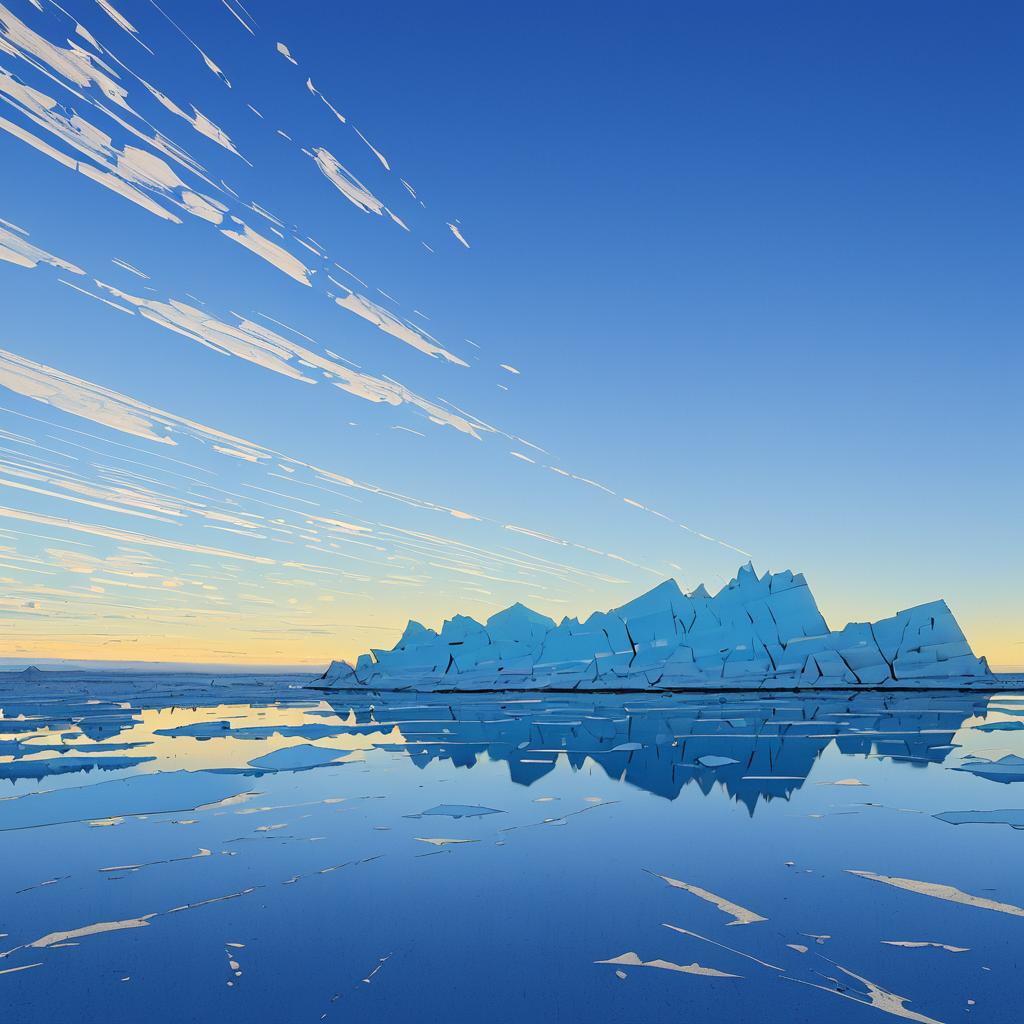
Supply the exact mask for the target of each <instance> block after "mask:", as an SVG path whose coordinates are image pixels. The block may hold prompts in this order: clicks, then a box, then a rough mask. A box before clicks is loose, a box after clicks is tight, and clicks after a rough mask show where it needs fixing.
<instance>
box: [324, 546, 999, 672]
mask: <svg viewBox="0 0 1024 1024" xmlns="http://www.w3.org/2000/svg"><path fill="white" fill-rule="evenodd" d="M315 685H316V686H317V687H318V688H320V689H338V690H363V689H366V690H388V691H395V690H397V691H401V690H409V691H420V692H423V691H441V692H450V691H464V690H466V691H473V690H477V691H497V690H530V691H533V690H553V691H569V690H575V691H638V690H641V691H675V690H705V691H714V690H751V689H761V688H765V689H775V690H798V689H836V688H840V689H841V688H846V687H849V688H865V689H879V688H881V689H928V688H936V687H939V688H954V689H955V688H972V687H973V688H979V689H980V688H985V687H988V688H993V687H994V686H995V685H998V681H997V680H996V677H995V676H994V675H993V674H992V672H991V671H990V670H989V667H988V663H987V662H986V660H985V659H984V658H983V657H982V658H978V657H976V656H975V655H974V652H973V651H972V650H971V647H970V645H969V644H968V642H967V639H966V637H965V636H964V634H963V631H962V630H961V629H960V626H959V625H958V624H957V621H956V619H955V618H954V616H953V613H952V612H951V611H950V610H949V607H948V605H947V604H946V602H945V601H941V600H940V601H932V602H930V603H928V604H922V605H918V606H916V607H914V608H908V609H906V610H904V611H901V612H897V613H896V614H895V615H893V616H892V617H891V618H887V619H881V620H879V621H878V622H852V623H850V624H849V625H847V626H845V627H843V628H842V629H840V630H830V629H829V628H828V625H827V624H826V622H825V619H824V618H823V616H822V614H821V612H820V611H819V610H818V605H817V602H816V601H815V600H814V595H813V594H812V593H811V590H810V587H809V586H808V585H807V580H806V579H805V578H804V576H803V574H802V573H793V572H790V571H788V570H787V571H785V572H778V573H771V572H766V573H765V574H764V575H763V576H760V577H759V576H758V575H757V573H756V572H755V570H754V567H753V565H751V564H750V563H749V562H748V563H747V564H746V565H744V566H741V567H740V569H739V571H738V572H737V574H736V576H735V578H734V579H732V580H731V581H730V582H729V583H727V584H726V585H725V586H724V587H723V588H722V589H721V590H720V591H719V592H718V593H717V594H715V595H713V596H712V595H711V594H710V593H709V592H708V590H707V589H706V588H705V587H704V585H703V584H701V585H700V586H699V587H697V588H696V589H695V590H693V591H691V592H690V593H688V594H687V593H683V591H682V590H681V589H680V587H679V584H678V583H677V582H676V581H675V580H673V579H668V580H665V581H664V582H663V583H660V584H659V585H658V586H656V587H655V588H654V589H653V590H649V591H648V592H647V593H646V594H642V595H641V596H640V597H637V598H634V599H633V600H632V601H629V602H627V603H626V604H624V605H621V606H619V607H618V608H612V609H611V610H610V611H607V612H599V611H598V612H594V613H593V614H591V615H590V616H589V617H588V618H587V619H585V620H584V621H583V622H581V621H580V620H579V619H577V618H568V617H566V618H563V619H562V621H561V622H560V623H558V624H556V623H555V621H554V620H553V619H551V618H549V617H548V616H546V615H542V614H540V613H539V612H535V611H533V610H531V609H530V608H527V607H526V606H525V605H522V604H514V605H512V606H511V607H509V608H506V609H505V610H504V611H500V612H497V613H496V614H494V615H492V616H491V617H490V618H489V619H487V621H486V622H483V623H481V622H477V621H476V620H475V619H473V618H471V617H469V616H467V615H455V616H454V617H453V618H451V619H447V620H445V622H444V623H443V625H442V626H441V629H440V632H438V631H435V630H433V629H430V628H429V627H426V626H424V625H422V624H421V623H419V622H412V621H411V622H410V623H409V624H408V625H407V626H406V628H405V630H404V632H403V633H402V636H401V638H400V639H399V641H398V643H397V644H396V645H395V646H394V647H393V648H392V649H391V650H387V651H386V650H376V649H374V650H371V651H370V652H368V653H366V654H362V655H360V656H359V658H358V659H357V660H356V663H355V665H354V666H353V665H350V664H348V663H347V662H344V661H334V662H332V663H331V666H330V668H328V670H327V671H326V672H325V673H324V675H323V676H322V677H321V678H320V679H319V680H317V683H316V684H315Z"/></svg>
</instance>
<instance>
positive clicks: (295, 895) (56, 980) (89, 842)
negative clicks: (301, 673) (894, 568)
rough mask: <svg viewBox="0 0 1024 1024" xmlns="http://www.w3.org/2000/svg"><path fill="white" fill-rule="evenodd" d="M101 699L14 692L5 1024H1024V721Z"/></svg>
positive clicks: (422, 702)
mask: <svg viewBox="0 0 1024 1024" xmlns="http://www.w3.org/2000/svg"><path fill="white" fill-rule="evenodd" d="M100 689H102V688H100ZM107 689H108V691H109V692H107V694H106V695H105V696H102V695H101V696H100V697H99V698H95V697H94V698H91V699H90V698H88V697H86V696H84V695H83V694H82V693H80V692H78V693H76V692H57V691H56V690H54V689H53V688H52V687H50V688H48V689H46V690H33V693H32V695H25V694H24V693H22V694H19V693H8V694H7V695H2V694H0V705H2V707H3V716H2V718H0V863H2V864H3V866H4V867H3V872H2V876H0V878H2V880H0V886H2V898H0V935H2V936H3V937H2V938H0V951H2V955H0V1006H2V1007H4V1008H5V1012H4V1014H3V1019H4V1020H9V1021H12V1022H18V1024H36V1022H48V1024H50V1022H58V1021H59V1022H65V1021H76V1022H92V1021H96V1022H100V1021H102V1022H106V1024H115V1022H122V1021H123V1022H133V1024H134V1022H139V1021H156V1022H161V1021H175V1022H181V1021H227V1022H232V1021H246V1022H253V1021H272V1022H288V1024H292V1022H304V1021H310V1022H316V1021H321V1020H325V1021H338V1022H341V1021H348V1022H353V1021H355V1022H382V1021H398V1020H407V1021H417V1022H419V1021H426V1022H430V1021H463V1020H465V1021H469V1020H472V1021H491V1022H504V1021H508V1022H512V1021H515V1022H546V1021H556V1020H557V1021H587V1022H592V1021H615V1022H627V1024H628V1022H633V1021H645V1022H646V1021H650V1022H661V1021H665V1022H669V1021H671V1022H673V1024H675V1022H679V1021H700V1022H715V1024H723V1022H725V1024H728V1022H734V1021H736V1022H739V1021H743V1022H760V1021H767V1022H774V1021H779V1022H783V1021H787V1022H789V1021H792V1022H804V1021H806V1022H815V1024H818V1022H822V1021H836V1022H846V1021H850V1022H858V1021H865V1022H868V1024H870V1021H872V1020H879V1021H881V1020H882V1019H883V1017H884V1016H886V1015H888V1016H889V1017H890V1018H891V1019H908V1020H916V1021H929V1020H934V1021H943V1022H950V1021H962V1020H967V1021H987V1022H1000V1024H1017V1022H1020V1021H1022V1020H1024V1009H1022V1007H1024V973H1022V971H1021V967H1022V957H1021V950H1022V949H1024V696H1017V695H1008V694H1000V695H998V696H995V697H992V698H986V697H984V696H979V695H970V696H969V697H968V696H957V695H952V694H936V695H931V696H929V695H924V694H892V695H886V696H884V697H883V696H880V695H876V694H863V695H857V696H854V697H848V696H846V695H842V694H840V695H836V696H829V697H824V698H812V697H796V696H793V695H779V696H776V697H774V698H773V697H770V696H766V695H760V694H759V695H757V696H756V697H755V696H751V697H745V696H743V695H730V696H728V697H722V698H719V697H717V696H710V695H701V696H689V697H613V696H607V697H604V696H602V697H594V696H588V697H583V696H582V695H581V696H579V697H565V696H559V697H557V698H554V697H545V698H543V699H530V698H528V697H526V698H524V697H517V699H515V700H502V699H500V698H495V697H489V698H488V697H486V696H464V697H458V698H452V697H440V696H438V697H426V698H424V697H420V696H417V697H415V698H413V697H404V698H403V697H401V696H398V697H392V698H378V699H376V700H374V701H373V703H372V704H371V703H370V702H369V699H368V697H365V696H363V695H359V696H346V697H341V696H335V695H331V696H330V699H329V700H327V699H324V700H322V699H320V698H321V696H322V695H321V694H317V693H309V692H303V691H301V690H296V689H287V688H285V689H283V690H282V691H280V692H278V693H277V694H274V693H273V692H269V691H268V690H267V689H266V687H263V688H255V687H246V686H237V687H234V688H232V689H231V690H223V689H221V690H216V691H214V692H210V693H208V694H206V695H205V696H201V695H199V693H198V692H197V691H196V690H195V689H194V688H193V690H192V691H190V692H189V695H188V696H187V697H184V698H183V696H182V692H179V691H178V690H175V689H174V688H173V687H163V688H161V687H160V686H157V685H153V684H149V685H148V686H147V688H146V689H143V688H141V687H138V688H135V689H133V688H132V687H128V686H122V687H120V688H113V687H108V688H107ZM94 692H99V691H95V690H94ZM275 696H276V697H277V698H278V699H275ZM184 700H187V702H188V706H181V703H182V702H183V701H184ZM1018 759H1021V760H1020V761H1019V763H1018ZM986 811H989V812H996V813H991V814H987V815H986V814H984V813H979V812H986ZM937 815H945V816H946V818H945V819H943V818H940V817H937ZM965 819H966V820H965ZM1014 825H1017V826H1021V827H1014ZM854 872H862V874H856V873H854ZM922 944H924V945H922ZM601 961H614V962H612V963H602V962H601Z"/></svg>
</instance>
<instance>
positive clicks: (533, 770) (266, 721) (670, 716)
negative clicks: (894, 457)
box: [0, 688, 1024, 814]
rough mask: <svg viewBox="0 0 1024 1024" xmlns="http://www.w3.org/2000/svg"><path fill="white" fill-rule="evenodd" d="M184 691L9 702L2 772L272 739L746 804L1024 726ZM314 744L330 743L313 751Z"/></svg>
mask: <svg viewBox="0 0 1024 1024" xmlns="http://www.w3.org/2000/svg"><path fill="white" fill-rule="evenodd" d="M181 696H182V695H181V694H179V693H178V692H177V691H175V690H173V689H171V690H169V691H167V692H160V691H159V690H156V691H154V690H153V689H150V690H149V691H147V692H144V693H142V694H140V693H138V692H135V693H132V692H130V691H125V692H116V693H111V694H110V695H109V696H108V697H107V698H106V699H97V698H91V699H88V700H82V699H77V700H76V699H64V700H62V699H61V698H60V696H59V695H58V694H52V693H51V694H47V695H45V696H44V697H40V698H39V699H28V700H26V699H24V698H22V699H17V698H14V699H11V698H8V699H6V700H4V701H3V712H2V717H0V778H7V779H9V780H12V781H14V780H23V781H25V782H28V781H29V780H35V781H37V782H38V781H39V780H42V779H44V778H46V777H48V776H52V775H58V774H59V775H67V774H72V773H80V772H96V771H99V772H103V773H106V772H123V771H124V770H126V769H132V770H134V771H137V772H152V771H167V770H179V769H182V768H186V769H190V770H203V769H206V770H219V771H227V770H231V771H236V772H241V773H245V774H249V775H259V774H261V773H263V772H265V771H266V770H267V766H268V765H270V764H277V763H280V764H283V765H285V766H286V767H289V766H292V765H290V764H289V758H288V756H287V755H276V757H275V758H273V759H269V760H268V757H267V752H268V750H271V751H274V752H275V754H276V752H278V751H282V750H287V749H289V748H293V749H292V753H293V754H294V755H295V757H294V758H293V759H292V760H293V761H294V765H293V766H294V767H303V766H306V767H309V766H314V765H315V764H319V763H333V762H336V761H338V760H348V759H360V758H363V757H364V756H365V755H366V753H367V752H369V751H372V750H382V751H386V752H390V753H392V754H398V755H402V756H406V757H408V759H409V762H410V763H411V764H413V765H415V766H416V767H418V768H426V767H427V766H428V765H430V764H431V763H433V762H448V763H450V764H451V765H452V766H453V767H454V768H459V769H471V768H473V766H474V765H476V764H477V763H478V762H479V761H480V760H481V759H483V758H486V760H487V761H489V762H492V763H493V762H500V763H503V764H504V765H506V766H507V770H508V774H509V778H510V779H511V781H512V782H513V783H515V784H517V785H521V786H531V785H533V784H534V783H536V782H538V781H539V780H540V779H543V778H544V777H545V776H547V775H549V774H550V773H551V772H553V771H554V770H555V768H556V766H557V765H559V764H564V765H566V766H568V767H569V768H571V769H572V770H574V771H578V770H580V769H583V768H584V767H585V766H598V767H599V768H600V769H601V770H602V771H603V772H604V773H605V774H606V775H607V776H608V777H609V778H611V779H615V780H620V781H622V782H625V783H627V784H629V785H631V786H635V787H637V788H639V789H641V790H644V791H646V792H649V793H653V794H656V795H658V796H660V797H664V798H666V799H668V800H674V799H676V798H677V797H678V796H679V795H680V794H681V793H682V792H683V790H684V789H686V787H688V786H690V787H695V788H696V789H697V790H699V791H701V792H702V793H704V794H709V793H711V792H713V791H716V790H724V792H725V793H726V794H728V795H729V796H730V797H732V798H733V799H735V800H737V801H739V802H740V803H742V804H743V805H745V806H746V807H747V808H748V809H749V811H750V812H751V814H753V813H754V811H755V810H756V808H757V806H758V804H759V803H760V802H762V801H770V800H772V799H774V798H779V797H782V798H789V797H790V796H791V794H792V793H793V792H794V791H796V790H797V789H799V788H800V787H801V786H803V785H804V783H805V781H806V780H807V777H808V775H809V774H810V772H811V770H812V768H813V766H814V764H815V762H816V761H817V760H818V759H819V758H820V757H821V755H822V754H823V752H824V751H825V750H826V748H827V747H829V745H830V744H833V743H834V744H835V746H836V748H837V749H838V750H839V751H840V752H841V753H843V754H847V755H860V756H864V757H879V758H889V759H892V760H897V761H900V762H904V763H906V764H908V765H918V766H924V765H928V764H944V763H946V762H947V761H948V759H950V757H951V755H953V754H954V752H957V751H959V750H960V749H961V747H962V745H963V744H964V742H965V738H966V741H967V742H966V745H967V747H968V748H970V750H969V753H970V754H971V755H972V757H975V758H977V757H978V756H981V757H982V758H983V759H984V756H985V751H984V745H983V744H982V745H980V746H979V743H978V742H977V736H978V735H979V734H984V736H987V735H988V734H989V733H992V734H994V735H996V736H997V738H998V739H999V740H1000V741H1001V749H1000V750H999V751H996V752H997V753H1003V754H1005V753H1006V752H1007V748H1006V741H1007V738H1010V739H1016V738H1017V737H1018V736H1020V735H1021V733H1019V732H1017V731H1014V727H1015V726H1016V724H1017V723H1020V722H1021V721H1024V719H1022V717H1021V712H1022V711H1024V704H1020V703H1018V702H1016V701H1015V700H1014V698H1013V697H1012V696H1006V695H1001V696H999V697H993V698H991V703H990V699H989V698H986V697H984V696H981V695H975V694H971V695H958V694H949V693H944V694H937V695H930V696H929V695H927V694H877V693H873V694H856V695H848V694H842V695H836V696H835V697H819V698H817V699H812V698H796V697H794V696H793V695H779V696H772V695H768V694H757V695H678V696H658V697H653V696H652V697H651V698H647V699H644V698H636V697H632V698H625V697H602V696H594V695H587V696H584V695H578V696H577V695H560V696H559V697H557V698H555V697H552V696H545V697H537V698H528V697H522V698H517V699H505V698H503V697H501V696H494V697H487V696H461V697H458V698H454V699H453V698H451V697H442V696H436V697H433V696H426V697H417V698H415V699H410V698H404V699H403V698H401V697H392V698H386V697H385V698H380V697H378V698H376V699H374V700H370V699H369V698H368V697H362V696H361V695H360V697H358V698H355V697H353V696H352V695H345V696H337V697H335V696H332V697H331V698H330V699H329V700H318V699H311V698H310V696H309V695H307V694H305V693H302V692H298V693H292V692H288V693H285V694H278V695H277V696H278V699H276V700H266V696H267V695H266V694H265V692H264V691H263V689H262V688H261V689H260V691H259V692H257V693H247V692H245V690H244V689H241V690H240V691H239V689H238V688H235V689H234V690H233V691H232V692H231V693H230V697H231V698H232V702H231V703H226V702H223V701H224V699H225V696H227V695H226V694H225V692H224V691H223V690H220V691H217V692H215V693H212V692H211V693H205V694H204V693H198V694H197V693H189V694H188V695H187V697H188V699H189V700H190V701H191V703H189V704H187V705H183V704H181V703H179V702H178V701H179V700H180V699H181ZM243 698H248V702H242V699H243ZM260 698H262V700H261V701H260V702H257V701H258V700H259V699H260ZM971 725H974V726H975V727H976V728H974V729H972V728H969V726H971ZM965 726H968V728H966V729H965ZM1001 726H1004V727H1006V728H1005V729H999V727H1001ZM993 730H998V731H995V732H993ZM984 736H983V738H984ZM989 738H990V737H989ZM317 747H322V748H325V750H326V754H325V755H324V756H319V752H318V751H317V750H316V749H312V753H310V750H311V748H317ZM1011 752H1012V751H1011ZM334 755H336V756H334ZM958 765H959V760H958V759H957V765H954V766H958Z"/></svg>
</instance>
